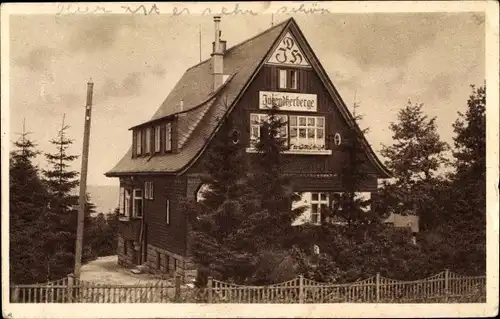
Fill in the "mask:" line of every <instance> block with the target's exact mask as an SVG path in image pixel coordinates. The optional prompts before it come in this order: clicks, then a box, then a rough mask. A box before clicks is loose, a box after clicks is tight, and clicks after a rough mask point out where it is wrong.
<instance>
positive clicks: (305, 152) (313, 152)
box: [246, 147, 332, 155]
mask: <svg viewBox="0 0 500 319" xmlns="http://www.w3.org/2000/svg"><path fill="white" fill-rule="evenodd" d="M246 152H247V153H257V150H256V149H255V148H253V147H247V149H246ZM283 154H295V155H332V150H324V149H323V150H307V149H303V150H300V149H294V150H284V151H283Z"/></svg>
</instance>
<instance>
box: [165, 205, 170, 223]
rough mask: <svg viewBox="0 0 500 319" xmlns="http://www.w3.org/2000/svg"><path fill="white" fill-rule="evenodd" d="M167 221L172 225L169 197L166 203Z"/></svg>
mask: <svg viewBox="0 0 500 319" xmlns="http://www.w3.org/2000/svg"><path fill="white" fill-rule="evenodd" d="M165 222H166V223H167V225H170V200H169V199H167V201H166V203H165Z"/></svg>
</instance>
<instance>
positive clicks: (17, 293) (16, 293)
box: [12, 286, 19, 302]
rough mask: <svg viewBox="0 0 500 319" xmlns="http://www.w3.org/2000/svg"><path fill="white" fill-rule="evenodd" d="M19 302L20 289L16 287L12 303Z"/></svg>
mask: <svg viewBox="0 0 500 319" xmlns="http://www.w3.org/2000/svg"><path fill="white" fill-rule="evenodd" d="M18 301H19V287H17V286H15V287H14V293H13V294H12V302H18Z"/></svg>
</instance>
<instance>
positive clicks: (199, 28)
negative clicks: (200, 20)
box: [198, 24, 201, 62]
mask: <svg viewBox="0 0 500 319" xmlns="http://www.w3.org/2000/svg"><path fill="white" fill-rule="evenodd" d="M198 33H199V39H198V46H199V47H200V62H201V24H200V25H199V26H198Z"/></svg>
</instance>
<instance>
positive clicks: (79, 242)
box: [75, 79, 94, 280]
mask: <svg viewBox="0 0 500 319" xmlns="http://www.w3.org/2000/svg"><path fill="white" fill-rule="evenodd" d="M93 91H94V83H93V82H92V79H90V80H89V82H88V83H87V104H86V106H85V122H84V123H85V124H84V131H83V152H82V169H81V173H80V198H79V210H78V225H77V229H76V251H75V278H76V279H77V280H78V279H80V269H81V267H82V251H83V223H84V220H85V206H86V204H87V167H88V160H89V141H90V124H91V113H92V112H91V111H92V94H93Z"/></svg>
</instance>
